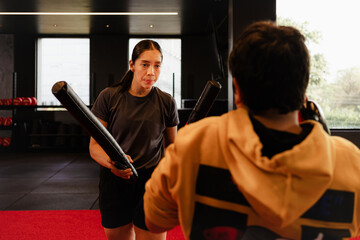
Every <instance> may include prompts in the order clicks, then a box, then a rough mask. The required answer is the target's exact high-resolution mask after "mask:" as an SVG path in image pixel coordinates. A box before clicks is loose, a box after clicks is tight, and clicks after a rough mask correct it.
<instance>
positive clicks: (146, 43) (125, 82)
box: [112, 40, 163, 92]
mask: <svg viewBox="0 0 360 240" xmlns="http://www.w3.org/2000/svg"><path fill="white" fill-rule="evenodd" d="M147 50H158V51H159V52H160V54H161V61H162V60H163V54H162V51H161V47H160V45H159V44H158V43H157V42H155V41H153V40H142V41H140V42H138V43H137V44H136V45H135V47H134V49H133V52H132V55H131V60H132V62H133V63H135V61H136V59H138V57H139V56H140V55H141V54H142V53H143V52H145V51H147ZM133 77H134V73H133V72H132V71H131V69H129V70H128V71H127V72H126V73H125V75H124V76H123V77H122V79H121V80H120V81H119V82H117V83H115V84H114V85H113V86H112V87H118V86H121V87H120V89H119V90H120V92H126V91H128V90H129V89H130V87H131V82H132V80H133Z"/></svg>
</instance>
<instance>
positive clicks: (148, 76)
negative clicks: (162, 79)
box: [129, 50, 161, 90]
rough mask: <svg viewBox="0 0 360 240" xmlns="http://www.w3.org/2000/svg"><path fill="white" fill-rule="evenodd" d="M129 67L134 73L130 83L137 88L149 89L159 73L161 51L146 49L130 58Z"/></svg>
mask: <svg viewBox="0 0 360 240" xmlns="http://www.w3.org/2000/svg"><path fill="white" fill-rule="evenodd" d="M129 64H130V69H131V71H132V72H133V73H134V78H133V81H132V85H135V87H136V88H138V89H144V90H150V89H151V87H152V86H153V85H154V84H155V83H156V81H157V80H158V77H159V75H160V67H161V53H160V52H159V51H158V50H146V51H144V52H143V53H142V54H140V56H139V57H138V58H137V59H136V60H135V63H134V62H133V61H132V60H130V61H129Z"/></svg>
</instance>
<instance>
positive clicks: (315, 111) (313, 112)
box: [300, 100, 331, 134]
mask: <svg viewBox="0 0 360 240" xmlns="http://www.w3.org/2000/svg"><path fill="white" fill-rule="evenodd" d="M300 116H301V118H302V119H304V120H307V119H310V120H315V121H318V122H319V123H321V125H322V126H323V128H324V130H325V131H326V132H327V133H328V134H331V133H330V129H329V127H328V126H327V123H326V119H325V116H324V113H323V111H322V109H321V107H320V105H319V104H317V103H316V102H315V101H312V100H307V101H306V103H305V104H304V106H303V107H302V108H301V109H300Z"/></svg>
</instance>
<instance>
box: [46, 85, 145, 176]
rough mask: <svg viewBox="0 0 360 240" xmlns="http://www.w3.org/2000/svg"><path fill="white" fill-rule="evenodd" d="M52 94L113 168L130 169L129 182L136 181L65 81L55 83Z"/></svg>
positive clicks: (107, 135)
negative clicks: (81, 127)
mask: <svg viewBox="0 0 360 240" xmlns="http://www.w3.org/2000/svg"><path fill="white" fill-rule="evenodd" d="M52 93H53V94H54V95H55V97H56V98H57V99H58V100H59V101H60V102H61V103H62V105H63V106H64V107H65V108H66V109H67V110H68V111H69V112H70V113H71V115H73V117H74V118H75V119H76V120H77V121H78V122H79V123H80V124H81V125H82V126H83V127H84V128H85V129H86V130H87V131H88V132H89V134H90V135H91V136H92V137H93V138H94V139H95V140H96V141H97V142H98V143H99V145H100V146H101V147H102V148H103V149H104V151H105V152H106V154H107V155H108V156H109V157H110V159H111V160H112V161H114V162H115V167H117V168H118V169H122V170H124V169H127V168H130V169H131V171H132V172H133V175H131V176H130V181H134V180H136V179H137V177H138V173H137V171H136V169H135V168H134V166H133V165H132V164H131V163H130V161H129V159H128V158H127V157H126V155H125V153H124V151H123V150H122V149H121V147H120V146H119V144H118V143H117V142H116V140H115V139H114V137H113V136H112V135H111V134H110V133H109V131H108V130H107V129H106V128H105V127H104V125H103V124H102V123H101V122H100V121H99V119H97V118H96V117H95V115H94V114H93V113H92V112H91V111H90V110H89V108H88V107H87V106H86V105H85V104H84V102H83V101H81V99H80V98H79V96H78V95H77V94H76V93H75V91H74V90H73V89H72V88H71V87H70V85H69V84H67V82H65V81H60V82H57V83H55V84H54V85H53V87H52Z"/></svg>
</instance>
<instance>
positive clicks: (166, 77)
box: [129, 38, 181, 108]
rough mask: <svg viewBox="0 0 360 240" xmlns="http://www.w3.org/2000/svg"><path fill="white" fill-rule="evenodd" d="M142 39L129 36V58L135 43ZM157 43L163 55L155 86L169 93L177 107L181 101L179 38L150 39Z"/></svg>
mask: <svg viewBox="0 0 360 240" xmlns="http://www.w3.org/2000/svg"><path fill="white" fill-rule="evenodd" d="M141 40H142V39H139V38H131V39H130V40H129V59H131V54H132V51H133V49H134V47H135V45H136V44H137V43H138V42H140V41H141ZM152 40H154V41H156V42H158V43H159V45H160V46H161V50H162V53H163V56H164V59H163V62H162V64H161V72H160V77H159V79H158V81H157V82H156V84H155V85H156V86H157V87H158V88H160V89H161V90H162V91H164V92H167V93H169V94H171V95H172V96H173V97H174V99H175V101H176V105H177V107H178V108H179V107H180V106H181V105H180V102H181V40H180V39H172V38H171V39H166V38H158V39H152Z"/></svg>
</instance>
